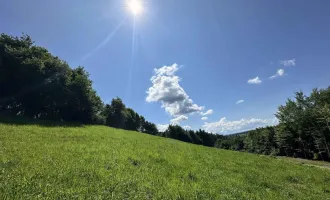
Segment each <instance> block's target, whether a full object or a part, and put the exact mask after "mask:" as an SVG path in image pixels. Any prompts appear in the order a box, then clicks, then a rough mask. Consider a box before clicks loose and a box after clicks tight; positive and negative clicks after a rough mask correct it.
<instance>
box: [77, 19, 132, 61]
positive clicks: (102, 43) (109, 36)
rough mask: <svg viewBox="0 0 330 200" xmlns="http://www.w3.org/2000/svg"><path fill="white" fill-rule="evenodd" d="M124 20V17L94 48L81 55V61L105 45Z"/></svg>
mask: <svg viewBox="0 0 330 200" xmlns="http://www.w3.org/2000/svg"><path fill="white" fill-rule="evenodd" d="M125 21H126V18H125V19H124V20H123V21H121V22H120V23H119V24H118V25H117V26H116V28H115V29H114V30H113V31H112V32H111V33H110V34H109V35H108V36H107V37H106V38H105V39H104V40H103V41H102V42H101V43H100V44H99V45H98V46H97V47H96V48H95V49H93V50H92V51H91V52H89V53H88V54H86V55H85V56H83V57H82V59H81V61H85V60H86V59H88V58H89V57H91V56H92V55H93V54H94V53H96V52H97V51H98V50H100V49H101V48H102V47H103V46H104V45H106V44H107V43H108V42H109V41H110V39H111V38H112V37H113V36H114V35H115V34H116V32H117V31H118V30H119V28H120V27H121V26H122V25H123V24H124V22H125Z"/></svg>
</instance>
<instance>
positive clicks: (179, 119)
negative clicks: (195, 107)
mask: <svg viewBox="0 0 330 200" xmlns="http://www.w3.org/2000/svg"><path fill="white" fill-rule="evenodd" d="M187 119H188V117H187V116H185V115H180V116H178V117H176V118H174V119H171V120H170V121H171V124H180V123H181V122H182V121H185V120H187Z"/></svg>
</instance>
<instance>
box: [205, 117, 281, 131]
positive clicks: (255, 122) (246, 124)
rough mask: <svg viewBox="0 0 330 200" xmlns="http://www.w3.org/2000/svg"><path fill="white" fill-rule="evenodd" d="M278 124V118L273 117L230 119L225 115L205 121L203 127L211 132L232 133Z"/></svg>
mask: <svg viewBox="0 0 330 200" xmlns="http://www.w3.org/2000/svg"><path fill="white" fill-rule="evenodd" d="M276 124H278V120H277V119H276V118H273V119H256V118H250V119H241V120H237V121H229V120H227V119H226V118H225V117H223V118H221V119H220V120H219V121H216V122H211V123H207V122H205V123H204V125H203V126H202V128H203V129H204V130H205V131H207V132H211V133H221V134H231V133H237V132H242V131H247V130H251V129H255V128H258V127H264V126H270V125H276Z"/></svg>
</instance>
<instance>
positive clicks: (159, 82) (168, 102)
mask: <svg viewBox="0 0 330 200" xmlns="http://www.w3.org/2000/svg"><path fill="white" fill-rule="evenodd" d="M179 69H180V67H179V66H178V65H177V64H173V65H171V66H163V67H161V68H159V69H154V73H155V74H154V75H153V76H152V77H151V79H150V80H151V82H152V86H151V87H150V88H149V89H148V91H147V94H148V95H147V97H146V101H147V102H161V103H162V107H163V108H165V111H166V112H168V113H169V114H170V115H171V116H173V117H178V116H180V115H184V114H190V113H199V112H201V111H202V110H203V109H204V107H203V106H199V105H197V104H194V103H193V100H192V99H190V98H189V96H188V95H187V93H186V92H185V91H184V89H183V88H182V87H181V85H180V84H179V82H180V80H181V79H180V78H179V77H178V76H176V75H175V73H176V72H177V71H178V70H179Z"/></svg>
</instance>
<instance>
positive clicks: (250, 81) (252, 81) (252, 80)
mask: <svg viewBox="0 0 330 200" xmlns="http://www.w3.org/2000/svg"><path fill="white" fill-rule="evenodd" d="M247 82H248V83H249V84H260V83H261V82H262V80H260V78H259V77H258V76H257V77H255V78H253V79H249V80H248V81H247Z"/></svg>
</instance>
